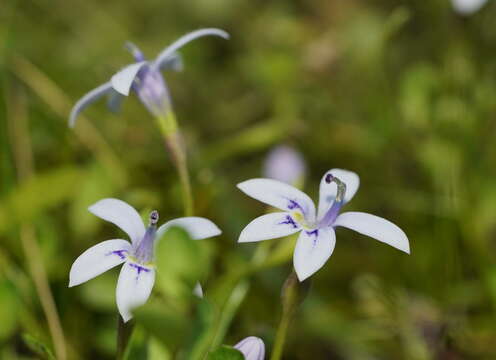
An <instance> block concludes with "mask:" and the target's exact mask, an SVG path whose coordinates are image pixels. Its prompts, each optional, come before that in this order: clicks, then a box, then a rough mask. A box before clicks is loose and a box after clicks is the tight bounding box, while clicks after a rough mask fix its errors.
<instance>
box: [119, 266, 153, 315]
mask: <svg viewBox="0 0 496 360" xmlns="http://www.w3.org/2000/svg"><path fill="white" fill-rule="evenodd" d="M154 283H155V269H154V268H152V267H148V266H144V265H140V264H138V263H135V262H131V261H126V262H125V263H124V265H123V266H122V270H121V273H120V275H119V280H118V281H117V290H116V299H117V308H118V309H119V313H120V314H121V316H122V319H123V320H124V322H127V321H128V320H129V319H131V318H132V317H133V316H132V314H131V312H132V310H133V309H135V308H137V307H138V306H141V305H143V304H144V303H146V301H147V300H148V298H149V297H150V293H151V291H152V288H153V284H154Z"/></svg>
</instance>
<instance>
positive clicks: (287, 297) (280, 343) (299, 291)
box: [270, 271, 310, 360]
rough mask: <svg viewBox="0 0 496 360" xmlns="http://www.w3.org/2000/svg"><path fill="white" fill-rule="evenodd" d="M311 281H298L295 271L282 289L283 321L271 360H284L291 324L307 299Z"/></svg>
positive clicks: (277, 333)
mask: <svg viewBox="0 0 496 360" xmlns="http://www.w3.org/2000/svg"><path fill="white" fill-rule="evenodd" d="M309 286H310V281H309V280H307V281H305V282H303V283H300V282H299V281H298V277H297V276H296V273H295V272H294V271H292V272H291V274H289V276H288V278H287V279H286V281H285V282H284V285H283V287H282V294H281V302H282V315H281V321H280V322H279V326H278V328H277V332H276V338H275V341H274V347H273V349H272V356H271V357H270V360H279V359H281V358H282V354H283V350H284V344H285V343H286V337H287V334H288V329H289V324H290V322H291V320H292V318H293V315H294V313H295V312H296V310H297V309H298V306H299V305H300V304H301V302H302V301H303V300H304V299H305V297H306V295H307V293H308V289H309Z"/></svg>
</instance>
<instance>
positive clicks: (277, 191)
mask: <svg viewBox="0 0 496 360" xmlns="http://www.w3.org/2000/svg"><path fill="white" fill-rule="evenodd" d="M238 188H239V189H240V190H241V191H243V192H244V193H245V194H246V195H248V196H251V197H252V198H254V199H257V200H258V201H261V202H263V203H266V204H268V205H271V206H274V207H276V208H278V209H281V210H285V211H296V210H300V211H301V212H302V213H303V216H304V217H305V219H306V220H307V221H308V222H313V221H314V220H315V205H314V204H313V201H312V199H310V198H309V197H308V195H307V194H305V193H304V192H302V191H300V190H298V189H297V188H295V187H293V186H291V185H288V184H286V183H283V182H281V181H277V180H272V179H251V180H247V181H243V182H242V183H239V184H238Z"/></svg>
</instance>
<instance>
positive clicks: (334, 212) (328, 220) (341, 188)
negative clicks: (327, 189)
mask: <svg viewBox="0 0 496 360" xmlns="http://www.w3.org/2000/svg"><path fill="white" fill-rule="evenodd" d="M325 182H326V183H327V184H330V183H332V182H334V183H336V185H337V187H338V190H337V194H336V198H335V199H334V202H333V203H332V206H331V207H330V208H329V210H327V212H326V213H325V215H324V216H323V217H322V219H321V220H320V221H319V223H318V227H319V228H323V227H328V226H332V224H334V221H336V218H337V217H338V215H339V211H340V210H341V207H342V206H343V203H344V195H345V193H346V184H345V183H344V182H342V181H341V180H339V179H338V178H337V177H335V176H333V175H332V174H331V173H329V174H327V175H326V177H325Z"/></svg>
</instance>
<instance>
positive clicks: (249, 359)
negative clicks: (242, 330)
mask: <svg viewBox="0 0 496 360" xmlns="http://www.w3.org/2000/svg"><path fill="white" fill-rule="evenodd" d="M234 348H235V349H237V350H239V351H241V353H242V354H243V355H244V356H245V360H264V358H265V344H264V342H263V341H262V339H260V338H258V337H256V336H249V337H247V338H245V339H243V340H241V341H240V342H239V343H237V344H236V345H234Z"/></svg>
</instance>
